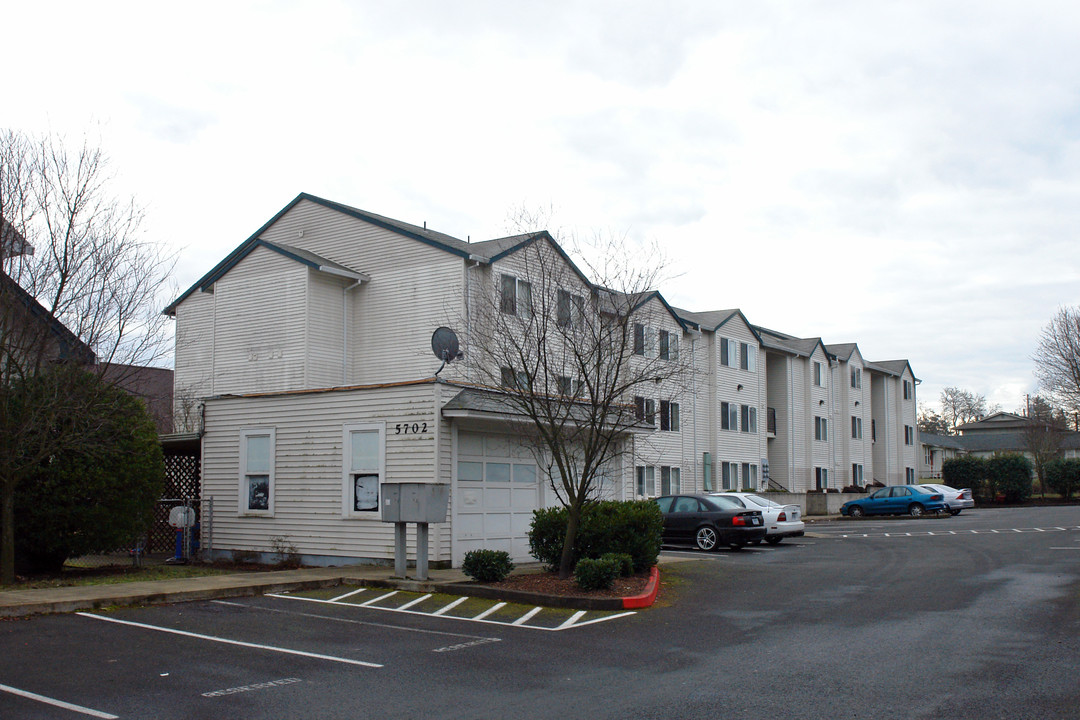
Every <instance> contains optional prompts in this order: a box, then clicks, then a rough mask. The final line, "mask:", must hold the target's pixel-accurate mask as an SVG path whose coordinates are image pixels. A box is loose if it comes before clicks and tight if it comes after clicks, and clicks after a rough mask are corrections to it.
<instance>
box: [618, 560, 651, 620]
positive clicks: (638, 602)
mask: <svg viewBox="0 0 1080 720" xmlns="http://www.w3.org/2000/svg"><path fill="white" fill-rule="evenodd" d="M659 590H660V568H658V567H656V566H655V565H653V567H652V570H651V571H649V584H648V585H646V586H645V592H643V593H642V594H640V595H634V596H632V597H625V598H623V601H622V606H623V609H624V610H631V609H633V608H644V607H649V606H650V605H652V604H653V603H654V602H655V601H656V593H657V592H658V591H659Z"/></svg>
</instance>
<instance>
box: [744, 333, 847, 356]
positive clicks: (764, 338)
mask: <svg viewBox="0 0 1080 720" xmlns="http://www.w3.org/2000/svg"><path fill="white" fill-rule="evenodd" d="M759 337H760V338H761V345H762V347H764V348H766V349H769V350H779V351H780V352H785V353H788V354H790V355H795V356H796V357H807V358H808V357H810V356H811V355H813V354H814V351H815V350H817V349H818V348H819V347H820V348H821V351H822V352H823V353H825V355H826V357H832V353H830V352H829V349H828V348H827V347H825V343H823V342H821V338H793V337H791V336H784V335H782V334H780V333H775V332H773V331H766V332H760V333H759Z"/></svg>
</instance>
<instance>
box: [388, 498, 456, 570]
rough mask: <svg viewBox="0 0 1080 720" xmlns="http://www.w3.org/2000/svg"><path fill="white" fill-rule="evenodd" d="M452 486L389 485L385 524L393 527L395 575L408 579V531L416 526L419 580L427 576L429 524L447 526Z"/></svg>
mask: <svg viewBox="0 0 1080 720" xmlns="http://www.w3.org/2000/svg"><path fill="white" fill-rule="evenodd" d="M449 504H450V486H449V485H447V484H445V483H418V482H405V483H386V484H385V485H383V486H382V504H381V508H380V509H381V510H382V521H383V522H392V523H394V574H395V575H397V576H398V577H405V570H406V563H405V528H406V524H407V523H416V577H417V579H419V580H427V576H428V523H441V522H446V508H447V506H448V505H449Z"/></svg>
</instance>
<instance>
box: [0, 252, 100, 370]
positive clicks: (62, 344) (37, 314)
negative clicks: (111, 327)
mask: <svg viewBox="0 0 1080 720" xmlns="http://www.w3.org/2000/svg"><path fill="white" fill-rule="evenodd" d="M0 297H3V298H5V299H6V298H11V300H12V302H13V304H14V305H17V306H19V307H22V308H25V309H26V311H27V312H29V314H30V315H31V317H33V318H34V319H35V320H36V321H38V322H40V323H43V324H44V326H45V328H46V329H47V330H48V332H49V334H51V335H52V336H53V338H55V339H56V342H57V344H58V346H59V358H60V359H61V360H73V361H75V362H80V363H85V364H91V363H94V362H95V361H96V360H97V356H96V355H95V354H94V351H93V350H91V349H90V346H89V345H87V344H86V343H85V342H83V341H82V340H80V339H79V337H78V336H77V335H76V334H75V333H73V332H71V330H69V329H68V328H67V326H66V325H64V323H62V322H60V321H59V320H58V319H57V318H56V317H55V316H54V315H53V314H52V313H50V312H49V311H48V310H46V309H45V308H44V306H42V304H41V303H39V302H38V301H37V299H36V298H34V296H33V295H31V294H30V293H28V292H26V290H24V289H23V288H22V286H21V285H19V283H17V282H15V281H14V280H13V279H12V278H11V277H9V276H8V274H7V273H5V272H3V271H0ZM0 310H2V308H0Z"/></svg>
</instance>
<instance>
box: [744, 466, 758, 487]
mask: <svg viewBox="0 0 1080 720" xmlns="http://www.w3.org/2000/svg"><path fill="white" fill-rule="evenodd" d="M742 480H743V490H757V465H755V464H754V463H743V464H742Z"/></svg>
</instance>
